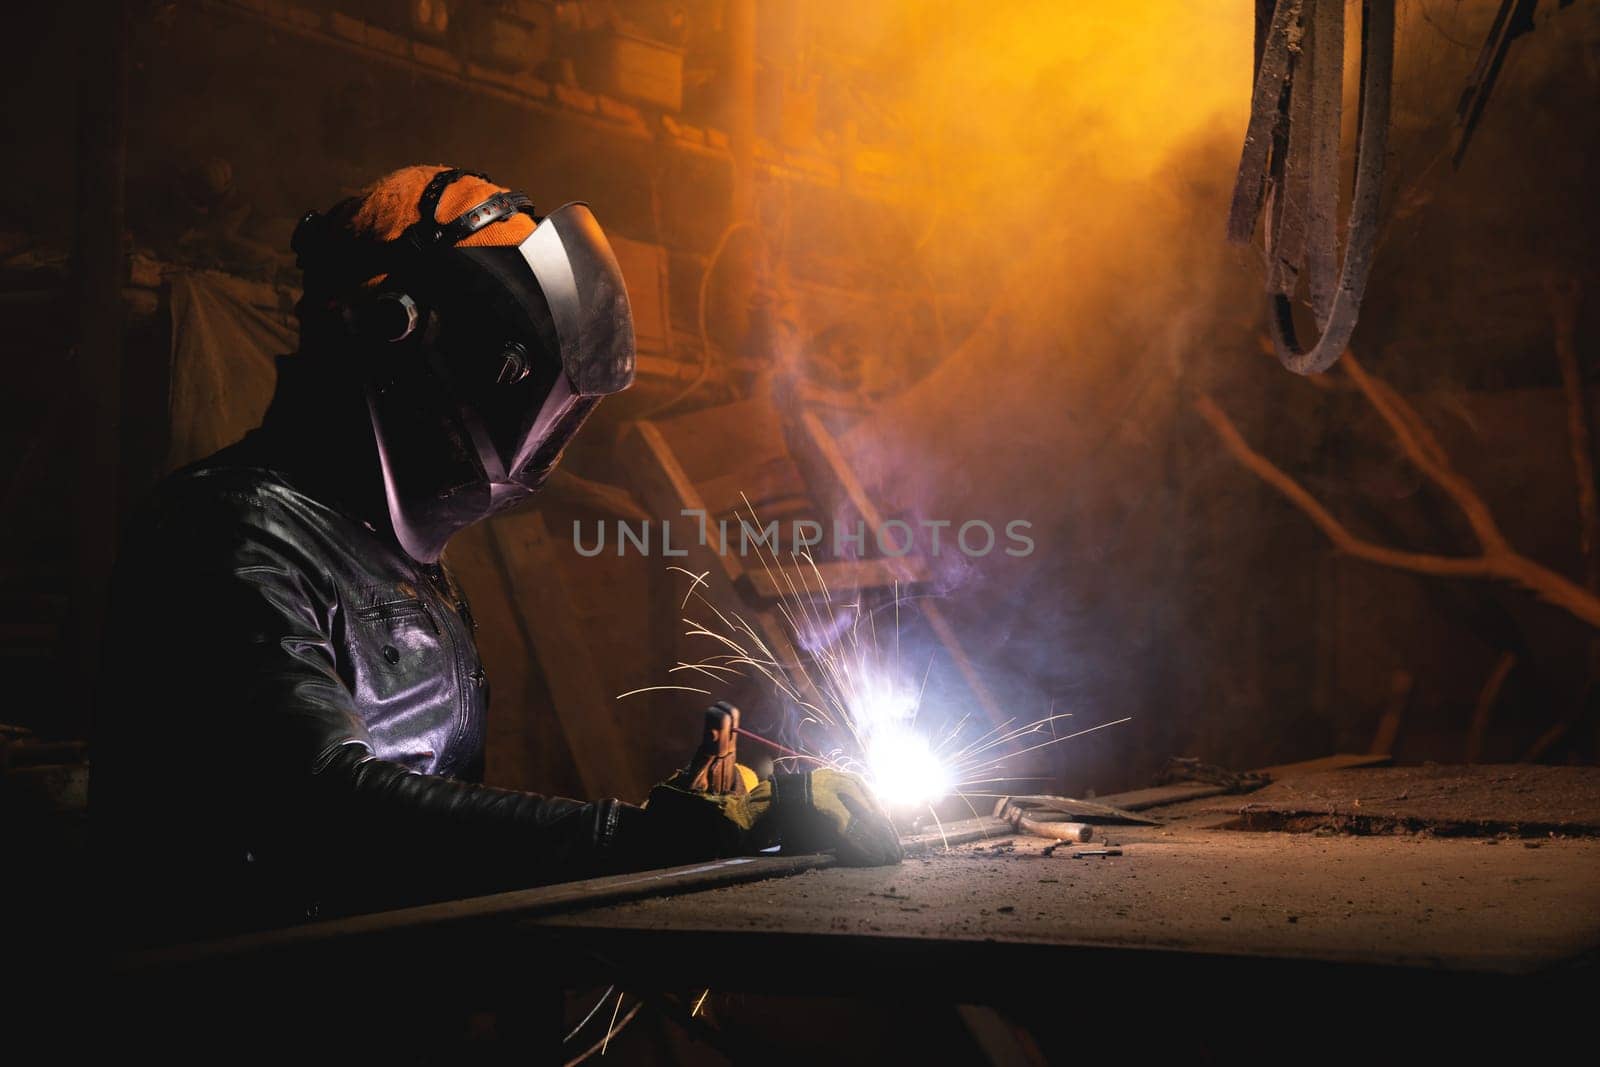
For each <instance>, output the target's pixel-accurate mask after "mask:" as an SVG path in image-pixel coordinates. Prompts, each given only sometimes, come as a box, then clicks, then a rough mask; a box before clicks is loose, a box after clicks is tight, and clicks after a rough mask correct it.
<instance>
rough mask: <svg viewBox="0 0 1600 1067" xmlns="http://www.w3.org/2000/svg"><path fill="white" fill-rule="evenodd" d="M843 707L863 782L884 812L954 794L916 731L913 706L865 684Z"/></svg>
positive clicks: (882, 687) (908, 699) (891, 691)
mask: <svg viewBox="0 0 1600 1067" xmlns="http://www.w3.org/2000/svg"><path fill="white" fill-rule="evenodd" d="M861 690H862V692H860V693H859V695H858V698H857V699H854V700H849V701H847V709H848V713H849V714H848V717H849V724H850V728H851V730H852V731H853V732H854V733H855V735H856V739H857V741H858V742H859V744H860V751H861V762H862V764H863V766H862V767H861V771H862V777H864V778H865V779H866V780H867V784H868V785H870V786H871V787H872V791H873V792H874V793H876V794H877V795H878V799H879V800H881V801H882V802H883V803H884V805H885V806H887V807H891V808H913V807H923V806H925V805H927V804H931V803H933V802H935V801H937V800H939V799H941V798H942V797H944V796H945V795H946V794H948V793H949V792H950V791H951V790H952V789H954V788H955V784H956V783H955V779H954V776H953V775H952V774H951V773H950V770H949V768H947V767H946V766H945V765H944V763H943V761H941V760H940V759H939V757H938V755H937V754H936V753H935V752H934V750H933V747H932V746H931V745H930V744H929V743H928V738H927V737H926V736H925V735H924V734H923V733H922V732H921V731H919V730H917V729H916V727H915V721H916V715H917V700H916V698H915V697H913V696H911V695H909V694H905V693H901V692H898V691H897V690H896V689H895V688H894V687H893V686H891V685H888V684H885V683H883V682H881V681H879V680H877V679H872V678H870V677H869V678H867V679H865V680H864V684H862V686H861Z"/></svg>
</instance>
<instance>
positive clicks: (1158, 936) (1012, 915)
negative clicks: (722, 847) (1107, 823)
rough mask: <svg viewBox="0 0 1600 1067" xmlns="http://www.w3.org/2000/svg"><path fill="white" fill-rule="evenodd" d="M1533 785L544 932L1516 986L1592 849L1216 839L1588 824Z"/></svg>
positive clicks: (1291, 797) (981, 847) (1378, 800)
mask: <svg viewBox="0 0 1600 1067" xmlns="http://www.w3.org/2000/svg"><path fill="white" fill-rule="evenodd" d="M1551 770H1560V771H1570V770H1572V769H1571V768H1555V769H1552V768H1468V769H1461V768H1453V769H1443V768H1411V769H1381V770H1377V771H1373V770H1366V771H1361V772H1341V773H1340V774H1339V775H1334V776H1327V777H1319V778H1310V779H1302V780H1299V781H1297V782H1295V783H1292V786H1291V783H1281V784H1279V785H1275V786H1272V787H1269V790H1262V791H1260V792H1258V793H1255V794H1250V795H1249V796H1246V797H1240V796H1230V797H1218V798H1211V799H1209V800H1204V801H1192V802H1190V803H1189V804H1187V805H1183V806H1180V807H1178V808H1176V809H1173V810H1171V811H1163V812H1159V813H1157V812H1151V814H1161V815H1162V816H1163V817H1164V818H1167V819H1168V820H1169V823H1168V825H1166V826H1162V827H1141V828H1137V829H1135V828H1127V829H1113V830H1112V831H1111V838H1112V840H1114V841H1116V842H1118V843H1119V844H1120V845H1121V846H1122V849H1123V854H1122V855H1121V856H1117V857H1094V858H1083V859H1073V858H1072V853H1073V847H1072V846H1068V845H1063V846H1060V847H1059V848H1056V849H1054V850H1050V848H1049V844H1050V843H1049V842H1046V841H1044V840H1043V839H1038V838H1031V837H1019V838H1014V839H1005V840H1001V841H997V842H994V843H989V844H977V845H970V846H964V847H960V848H958V849H955V850H953V851H951V852H948V853H941V854H934V855H929V856H925V857H921V858H912V859H908V860H907V861H906V862H905V864H904V865H902V866H900V867H893V868H877V869H867V870H845V869H837V868H835V869H828V870H818V871H811V872H809V873H807V874H803V875H799V876H796V877H793V878H787V879H778V880H772V881H766V882H758V883H752V884H748V885H740V886H733V887H729V888H724V889H717V890H712V891H709V892H704V893H697V894H693V895H689V896H682V897H673V898H665V899H654V900H646V901H640V902H636V903H630V904H622V905H615V906H611V907H605V908H598V909H594V910H590V911H586V912H582V913H576V914H571V915H566V916H561V917H556V918H552V919H549V920H546V921H547V922H549V923H552V924H556V925H562V926H602V927H606V926H610V927H622V928H654V929H660V928H670V929H723V930H738V929H756V928H759V929H768V930H773V929H776V930H781V931H784V932H793V933H840V934H869V935H884V936H903V937H935V938H953V939H978V940H984V939H994V940H1005V941H1030V942H1049V943H1063V944H1073V943H1078V944H1095V945H1132V946H1145V947H1164V948H1181V949H1191V950H1198V951H1209V952H1221V953H1230V954H1233V953H1239V954H1260V955H1269V956H1289V957H1302V958H1304V957H1310V958H1319V959H1329V960H1341V961H1351V962H1362V963H1399V964H1408V965H1414V966H1423V967H1443V968H1447V969H1452V970H1454V969H1459V970H1465V971H1507V972H1526V971H1534V970H1538V969H1541V968H1543V967H1546V966H1549V965H1551V964H1554V963H1558V962H1560V961H1563V960H1567V959H1571V958H1574V957H1577V956H1581V955H1584V954H1586V953H1591V952H1593V951H1595V950H1597V949H1600V838H1595V837H1592V836H1574V837H1563V836H1549V835H1548V833H1546V834H1545V835H1544V836H1539V837H1533V836H1516V835H1513V834H1501V835H1499V836H1494V835H1493V834H1491V835H1490V836H1476V837H1472V836H1436V835H1435V834H1433V833H1431V832H1428V831H1424V832H1421V833H1409V832H1397V830H1401V829H1403V826H1402V824H1401V823H1400V822H1396V821H1393V820H1391V821H1390V822H1389V823H1386V824H1385V827H1384V828H1385V832H1384V833H1382V834H1381V835H1378V836H1369V835H1364V834H1351V833H1329V832H1326V831H1323V832H1303V833H1283V832H1243V831H1240V830H1232V829H1218V828H1216V826H1217V824H1218V823H1220V822H1223V821H1227V818H1228V817H1233V816H1236V815H1237V814H1238V812H1239V811H1240V810H1241V808H1243V807H1244V806H1245V805H1246V804H1252V805H1255V806H1257V807H1258V808H1259V809H1260V810H1271V809H1272V808H1273V807H1274V806H1275V805H1276V806H1278V807H1281V809H1282V810H1284V811H1301V812H1309V813H1312V814H1316V813H1318V812H1322V813H1328V812H1332V813H1335V814H1337V813H1338V812H1340V811H1341V810H1352V811H1354V810H1363V809H1364V810H1366V811H1369V812H1370V811H1387V812H1389V813H1390V814H1396V813H1398V814H1404V815H1405V816H1406V817H1407V818H1409V819H1422V818H1423V817H1424V816H1427V817H1433V818H1439V819H1441V820H1443V821H1444V823H1445V824H1448V825H1450V826H1453V827H1456V829H1455V830H1454V831H1452V832H1454V833H1463V832H1467V831H1464V830H1461V829H1460V826H1461V825H1462V824H1466V823H1470V822H1472V820H1474V819H1478V818H1480V817H1486V816H1485V813H1487V814H1489V815H1494V816H1495V818H1496V820H1498V821H1500V822H1505V821H1510V822H1512V823H1516V824H1518V825H1521V826H1532V825H1534V824H1536V823H1542V822H1545V821H1554V822H1559V821H1561V820H1569V819H1570V820H1575V823H1586V822H1587V821H1590V815H1589V814H1588V813H1590V812H1591V811H1592V810H1593V809H1594V807H1595V800H1596V799H1597V798H1600V774H1595V775H1589V774H1588V773H1587V772H1585V773H1584V774H1583V775H1578V776H1576V777H1574V776H1570V775H1569V776H1566V777H1564V778H1562V779H1561V780H1560V781H1557V780H1555V778H1553V777H1550V776H1548V775H1547V774H1546V773H1545V772H1547V771H1551ZM1574 790H1575V792H1574ZM1508 798H1509V799H1508ZM1357 801H1359V806H1358V805H1357V803H1356V802H1357ZM1512 801H1520V804H1519V803H1512ZM1280 802H1282V803H1281V804H1280ZM1593 821H1595V822H1596V823H1597V824H1600V820H1593ZM1334 824H1337V820H1335V822H1334ZM1303 828H1304V829H1308V830H1310V829H1313V827H1312V826H1310V825H1307V826H1305V827H1303ZM1346 829H1348V826H1346ZM1480 829H1482V828H1481V827H1480ZM1574 829H1577V826H1576V825H1574ZM1484 832H1486V833H1488V832H1489V831H1488V830H1485V831H1484ZM1527 832H1528V831H1526V830H1520V831H1517V833H1518V834H1526V833H1527ZM1583 832H1584V831H1583V830H1581V829H1579V830H1578V833H1579V834H1580V835H1582V834H1583ZM1083 847H1088V846H1083ZM1047 853H1048V854H1047Z"/></svg>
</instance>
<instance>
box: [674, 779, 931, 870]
mask: <svg viewBox="0 0 1600 1067" xmlns="http://www.w3.org/2000/svg"><path fill="white" fill-rule="evenodd" d="M645 811H646V812H648V813H649V815H650V820H651V832H652V835H653V836H654V837H655V838H656V839H657V842H658V846H657V847H658V849H659V850H660V855H661V859H662V862H664V863H690V862H693V861H695V860H700V859H707V858H710V857H712V856H735V855H742V854H746V853H751V852H759V851H761V850H762V849H764V848H770V847H771V846H773V845H782V846H783V849H784V851H786V852H826V851H833V852H835V853H836V854H837V855H838V857H839V861H840V862H841V863H844V864H846V865H848V866H852V867H875V866H884V865H887V864H894V863H899V862H900V859H901V856H902V852H901V849H900V835H899V834H898V833H897V832H896V831H895V828H894V824H893V823H892V822H890V821H889V816H888V815H887V814H885V813H884V811H883V809H882V808H880V807H879V806H878V803H877V801H876V800H874V799H873V797H872V794H871V793H870V792H869V791H868V789H867V787H866V784H865V783H864V782H862V781H861V779H859V778H857V777H856V776H855V775H852V774H846V773H844V772H843V771H834V770H826V769H824V770H816V771H803V772H799V773H795V774H776V775H773V777H772V778H770V779H768V780H767V781H764V782H760V783H758V784H757V785H756V786H755V788H754V789H752V790H750V792H749V793H747V794H743V795H718V794H713V793H698V792H693V791H690V790H687V789H683V788H681V787H680V786H678V785H675V784H673V783H672V782H667V783H663V784H661V785H658V786H656V787H655V789H653V790H651V792H650V799H649V800H648V801H646V803H645Z"/></svg>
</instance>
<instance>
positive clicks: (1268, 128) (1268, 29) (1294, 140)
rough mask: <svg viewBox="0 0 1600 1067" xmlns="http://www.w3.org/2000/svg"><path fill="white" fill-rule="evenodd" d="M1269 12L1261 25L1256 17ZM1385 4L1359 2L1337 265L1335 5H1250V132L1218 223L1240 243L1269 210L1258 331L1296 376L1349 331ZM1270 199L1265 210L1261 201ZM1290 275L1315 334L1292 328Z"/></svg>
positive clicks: (1380, 110) (1377, 147)
mask: <svg viewBox="0 0 1600 1067" xmlns="http://www.w3.org/2000/svg"><path fill="white" fill-rule="evenodd" d="M1268 10H1270V11H1271V17H1270V18H1267V17H1265V15H1266V12H1267V11H1268ZM1394 17H1395V5H1394V0H1365V2H1364V3H1363V5H1362V19H1361V68H1362V78H1361V103H1360V112H1359V116H1358V126H1357V133H1356V164H1355V171H1356V176H1355V191H1354V194H1353V196H1352V204H1351V209H1350V217H1349V222H1348V228H1347V231H1346V236H1345V248H1344V260H1343V262H1342V263H1339V262H1338V257H1337V254H1336V250H1335V230H1336V225H1335V219H1336V217H1337V214H1338V190H1339V128H1340V101H1341V96H1342V93H1343V89H1344V82H1343V79H1344V71H1343V50H1344V38H1345V25H1344V0H1257V19H1256V27H1257V33H1258V38H1257V62H1256V80H1255V89H1254V93H1253V94H1252V97H1251V107H1250V123H1249V126H1248V127H1247V129H1246V132H1245V140H1244V148H1243V150H1242V152H1241V153H1240V158H1239V174H1238V179H1237V181H1236V182H1235V184H1234V190H1233V200H1232V204H1231V206H1230V209H1229V214H1228V239H1229V240H1230V241H1233V242H1235V243H1237V244H1244V243H1248V242H1249V241H1250V239H1251V238H1252V236H1253V235H1254V234H1255V230H1256V223H1257V220H1258V218H1259V217H1260V215H1261V214H1262V207H1263V204H1267V203H1270V207H1269V211H1268V215H1269V221H1268V224H1267V227H1266V233H1265V239H1264V245H1265V252H1266V257H1267V279H1266V282H1267V284H1266V290H1267V302H1268V322H1269V325H1270V332H1271V335H1272V342H1273V348H1274V349H1275V351H1276V352H1277V355H1278V360H1279V362H1281V363H1282V364H1283V365H1284V366H1285V367H1287V368H1288V369H1289V370H1291V371H1293V372H1295V373H1296V374H1315V373H1319V372H1321V371H1324V370H1326V369H1327V368H1328V367H1330V366H1332V365H1333V363H1334V361H1335V360H1337V359H1338V358H1339V356H1340V355H1341V354H1342V353H1343V352H1344V349H1345V346H1346V345H1347V344H1348V343H1349V340H1350V335H1351V334H1352V333H1353V332H1354V330H1355V325H1356V319H1357V317H1358V316H1359V313H1360V310H1361V298H1362V295H1363V294H1364V293H1365V291H1366V287H1367V278H1368V276H1369V275H1370V273H1371V269H1372V254H1373V250H1374V248H1375V246H1376V243H1377V229H1378V202H1379V194H1380V192H1381V186H1382V181H1383V163H1384V154H1385V151H1386V149H1387V145H1388V130H1389V92H1390V85H1391V82H1392V78H1393V72H1394ZM1269 197H1270V201H1269ZM1302 274H1303V275H1304V276H1305V279H1306V283H1307V288H1308V290H1309V293H1310V299H1311V305H1312V312H1313V315H1314V317H1315V320H1316V324H1317V329H1318V336H1317V338H1316V340H1315V341H1314V342H1313V343H1312V344H1311V345H1310V346H1309V347H1306V346H1304V345H1302V344H1301V341H1300V339H1299V335H1298V333H1297V330H1296V326H1295V323H1294V300H1295V296H1296V293H1297V292H1298V290H1299V286H1300V279H1301V277H1302Z"/></svg>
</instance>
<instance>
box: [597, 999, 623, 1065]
mask: <svg viewBox="0 0 1600 1067" xmlns="http://www.w3.org/2000/svg"><path fill="white" fill-rule="evenodd" d="M621 1010H622V994H621V993H618V994H617V1006H616V1007H614V1008H612V1009H611V1028H610V1029H609V1030H607V1031H606V1036H605V1037H604V1038H603V1039H602V1040H601V1042H600V1055H602V1056H604V1055H605V1054H606V1047H607V1046H609V1045H610V1044H611V1035H612V1034H614V1033H616V1032H617V1012H619V1011H621Z"/></svg>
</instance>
